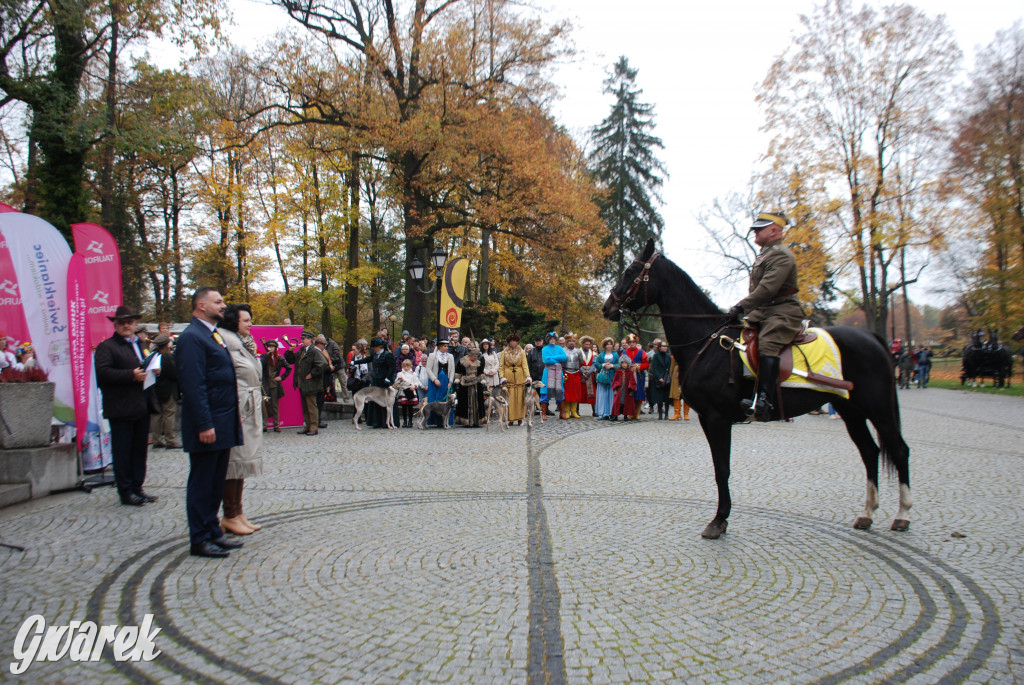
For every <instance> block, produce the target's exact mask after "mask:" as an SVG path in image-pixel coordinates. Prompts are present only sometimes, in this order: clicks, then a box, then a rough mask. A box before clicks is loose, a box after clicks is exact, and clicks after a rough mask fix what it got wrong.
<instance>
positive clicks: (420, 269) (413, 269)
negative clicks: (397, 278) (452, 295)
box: [408, 247, 448, 340]
mask: <svg viewBox="0 0 1024 685" xmlns="http://www.w3.org/2000/svg"><path fill="white" fill-rule="evenodd" d="M447 261H448V253H447V252H445V251H444V249H443V248H441V247H435V248H434V251H433V252H431V253H430V265H431V266H432V267H434V282H433V283H431V284H430V289H429V290H424V289H423V288H422V287H421V286H420V284H421V283H422V282H423V277H424V275H425V273H426V267H424V265H423V262H421V261H420V260H419V258H416V257H414V258H413V260H412V262H411V263H410V264H409V268H408V271H409V279H410V280H412V281H413V282H414V283H415V284H416V289H417V290H419V291H420V292H421V293H423V294H424V295H429V294H430V293H432V292H434V288H436V287H437V284H438V282H439V281H440V280H441V272H442V271H443V270H444V265H445V262H447ZM437 339H438V340H440V339H441V298H440V297H438V298H437Z"/></svg>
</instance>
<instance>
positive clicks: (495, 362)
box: [480, 340, 501, 390]
mask: <svg viewBox="0 0 1024 685" xmlns="http://www.w3.org/2000/svg"><path fill="white" fill-rule="evenodd" d="M480 362H481V363H482V364H483V365H484V380H483V383H484V388H485V389H486V390H490V389H491V388H496V387H498V386H499V385H501V373H500V371H501V359H500V358H499V357H498V353H497V352H495V351H494V343H493V342H491V341H490V340H481V341H480Z"/></svg>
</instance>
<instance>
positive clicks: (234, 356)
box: [219, 304, 263, 535]
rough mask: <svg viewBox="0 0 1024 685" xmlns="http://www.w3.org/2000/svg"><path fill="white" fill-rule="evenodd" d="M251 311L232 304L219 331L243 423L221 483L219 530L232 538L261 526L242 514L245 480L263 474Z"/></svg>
mask: <svg viewBox="0 0 1024 685" xmlns="http://www.w3.org/2000/svg"><path fill="white" fill-rule="evenodd" d="M250 328H252V310H251V309H249V305H247V304H240V305H236V304H232V305H228V308H227V309H226V310H225V312H224V321H223V322H221V324H220V327H219V330H220V331H221V332H222V335H223V337H224V345H225V346H226V347H227V348H228V352H229V353H230V354H231V361H232V362H233V363H234V365H235V381H236V383H237V385H238V417H239V419H240V420H241V422H242V438H243V440H244V442H243V444H241V445H239V446H237V447H233V448H231V456H230V458H229V460H228V473H227V477H226V480H225V481H224V518H223V519H222V520H221V522H220V526H221V528H223V529H224V530H225V531H226V532H228V533H234V534H235V535H249V534H250V533H252V532H253V531H257V530H259V529H260V528H262V526H259V525H256V524H254V523H251V522H250V521H249V520H248V519H247V518H245V514H244V513H243V511H242V489H243V488H244V487H245V479H246V478H249V477H251V476H258V475H260V474H261V473H263V456H262V451H263V365H262V364H260V360H259V357H257V356H256V349H255V348H256V345H255V341H253V342H252V344H251V347H252V349H251V350H250V349H249V346H247V345H246V344H245V343H246V342H247V341H250V340H252V336H251V335H249V329H250Z"/></svg>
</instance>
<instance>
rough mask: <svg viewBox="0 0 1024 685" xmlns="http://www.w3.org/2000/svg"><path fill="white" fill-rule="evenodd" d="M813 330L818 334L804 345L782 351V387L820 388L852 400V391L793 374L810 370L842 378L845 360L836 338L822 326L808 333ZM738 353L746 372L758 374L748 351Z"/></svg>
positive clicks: (780, 364)
mask: <svg viewBox="0 0 1024 685" xmlns="http://www.w3.org/2000/svg"><path fill="white" fill-rule="evenodd" d="M812 332H813V333H815V334H817V337H815V339H814V340H812V341H811V342H808V343H804V344H803V345H790V346H789V347H787V348H786V349H785V350H783V351H782V354H781V355H780V358H779V367H780V368H779V380H781V381H782V383H781V385H782V387H783V388H799V389H803V390H817V391H819V392H828V393H832V394H833V395H839V396H840V397H842V398H844V399H849V397H850V391H849V390H844V389H843V388H834V387H832V386H830V385H825V384H823V383H815V382H814V381H812V380H808V379H807V378H804V377H802V376H800V375H798V374H797V373H794V372H795V371H802V372H805V373H806V372H808V371H811V372H814V373H816V374H818V375H821V376H825V377H827V378H834V379H836V380H842V379H843V363H842V359H841V358H840V356H839V347H838V346H837V345H836V341H835V340H833V339H832V336H831V335H829V334H828V331H826V330H825V329H823V328H811V329H809V330H808V333H812ZM739 353H740V359H742V360H743V366H744V367H745V368H746V371H747V375H749V376H752V377H754V376H756V375H757V374H755V373H754V369H753V368H752V367H751V366H750V360H749V359H748V358H747V353H746V351H745V350H739Z"/></svg>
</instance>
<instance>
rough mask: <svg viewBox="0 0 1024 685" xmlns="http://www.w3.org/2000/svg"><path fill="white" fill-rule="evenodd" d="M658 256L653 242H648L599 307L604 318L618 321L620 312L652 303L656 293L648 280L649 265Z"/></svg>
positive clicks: (634, 309)
mask: <svg viewBox="0 0 1024 685" xmlns="http://www.w3.org/2000/svg"><path fill="white" fill-rule="evenodd" d="M658 255H659V253H658V252H657V251H655V249H654V240H653V239H651V240H648V241H647V245H646V246H645V247H644V251H643V252H642V253H641V254H640V256H639V257H637V258H636V259H634V260H633V263H632V264H630V265H629V266H628V267H626V270H625V271H624V272H623V273H622V276H621V277H620V278H619V282H618V283H616V284H615V287H614V288H612V291H611V293H610V294H609V295H608V299H607V300H605V301H604V306H603V307H601V314H603V315H604V318H606V319H609V320H611V321H618V320H619V319H620V318H621V316H622V310H624V309H628V310H630V311H636V310H638V309H641V308H642V307H644V306H646V305H648V304H651V303H652V302H654V300H655V299H656V293H655V291H654V289H653V288H652V287H651V285H650V282H649V279H650V275H651V274H650V271H651V265H652V264H653V263H654V260H655V259H657V258H658Z"/></svg>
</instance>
